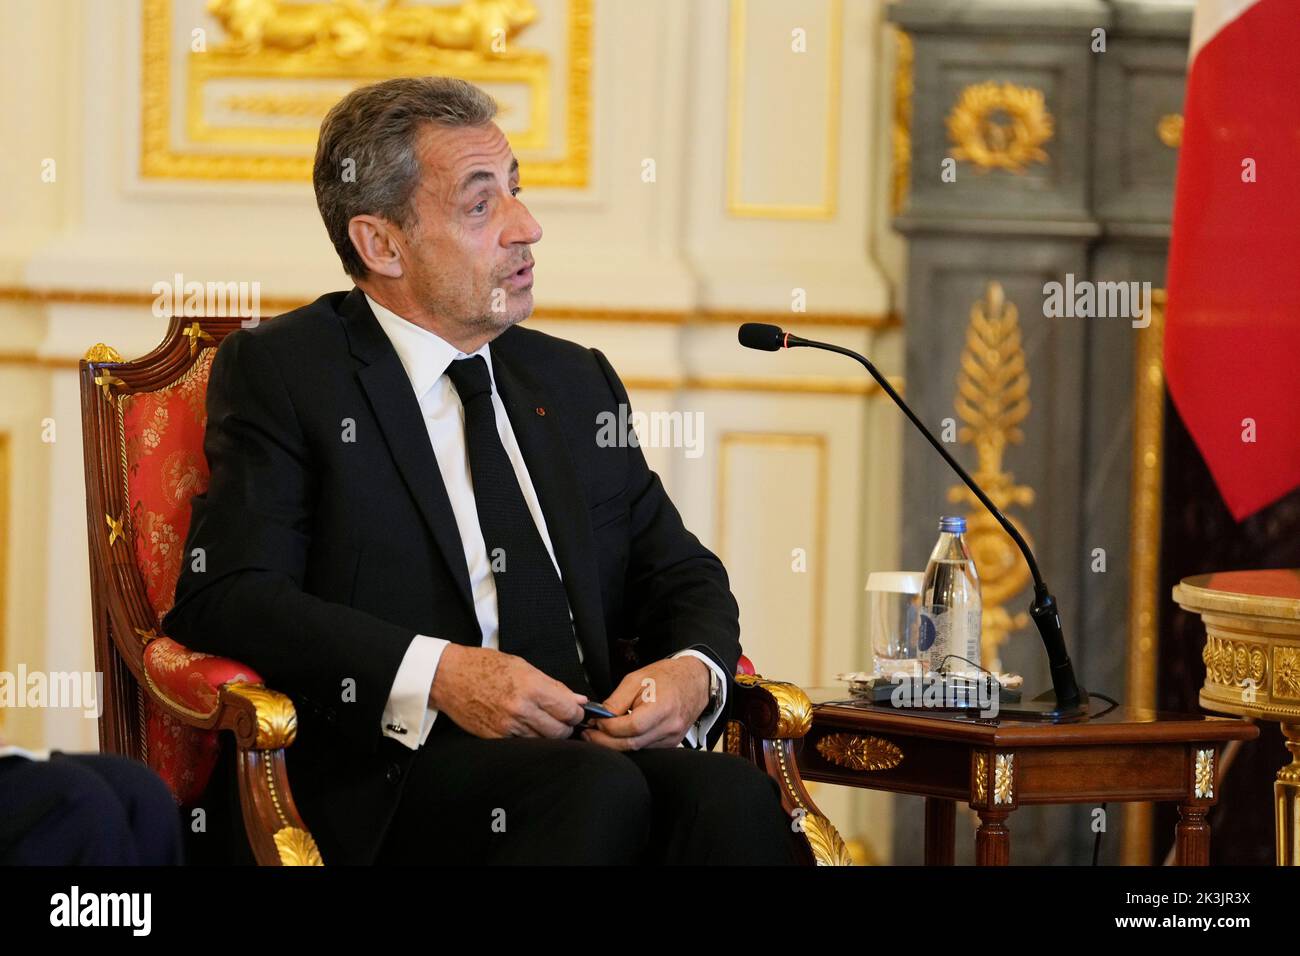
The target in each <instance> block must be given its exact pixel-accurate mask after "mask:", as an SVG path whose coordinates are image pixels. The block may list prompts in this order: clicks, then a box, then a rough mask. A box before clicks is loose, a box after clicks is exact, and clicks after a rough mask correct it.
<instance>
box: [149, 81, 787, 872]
mask: <svg viewBox="0 0 1300 956" xmlns="http://www.w3.org/2000/svg"><path fill="white" fill-rule="evenodd" d="M495 111H496V106H495V104H494V103H493V101H492V100H491V98H490V97H488V96H487V95H486V94H484V93H483V92H482V91H480V90H478V89H476V88H475V87H473V86H471V85H470V84H468V83H465V82H463V81H459V80H452V79H447V78H437V77H435V78H422V79H398V80H390V81H386V82H383V83H379V84H375V85H373V86H369V87H364V88H362V89H359V90H356V91H354V92H353V93H351V94H349V95H348V96H347V97H345V98H344V99H343V100H342V101H341V102H340V103H339V104H338V105H337V106H336V107H335V108H334V109H333V110H332V111H331V112H330V114H329V115H328V116H327V117H326V118H325V121H324V123H323V124H322V127H321V135H320V141H319V145H318V148H317V155H316V163H315V171H314V183H315V188H316V197H317V203H318V205H319V207H320V211H321V215H322V218H323V219H324V221H325V225H326V229H327V231H328V232H329V235H330V239H331V241H332V242H333V243H334V246H335V249H336V250H337V251H338V254H339V256H340V258H341V260H342V262H343V266H344V268H345V270H346V271H347V272H348V274H349V275H350V276H351V277H352V278H353V280H354V281H355V283H356V285H357V288H355V289H353V290H352V291H351V292H350V293H334V294H331V295H326V296H323V297H321V298H320V299H318V300H317V301H316V302H314V303H312V304H311V305H309V306H306V307H304V308H302V309H298V310H296V311H294V312H291V313H288V314H287V315H284V316H281V317H278V318H276V319H274V320H273V321H270V322H267V323H262V324H260V325H258V326H257V327H255V328H252V329H247V330H242V329H241V330H239V331H236V332H235V333H233V334H231V335H230V336H229V337H228V338H227V339H226V340H225V341H224V342H223V343H222V345H221V347H220V348H219V349H218V351H217V355H216V357H215V359H214V362H213V365H212V370H211V377H210V380H209V385H208V392H207V407H208V426H207V434H206V437H205V445H204V448H205V452H206V454H207V457H208V462H209V465H210V468H211V475H212V477H211V485H210V487H209V489H208V490H207V492H205V493H204V494H200V495H197V496H195V498H194V499H193V502H192V509H193V513H192V522H191V526H190V533H189V538H188V540H187V542H186V560H185V564H184V572H183V574H182V577H181V579H180V582H179V584H178V585H177V589H176V604H175V607H174V608H173V609H172V611H171V612H170V613H169V614H168V615H167V617H166V618H165V620H164V621H163V626H164V628H165V630H166V632H167V633H168V634H169V635H170V636H172V637H174V638H176V639H177V640H179V641H181V642H182V643H184V644H186V645H187V646H189V647H191V648H193V649H195V650H199V651H208V652H213V653H218V654H224V655H228V656H231V657H235V658H238V659H240V660H244V661H246V662H247V663H248V664H250V665H252V666H253V667H255V668H257V669H258V670H259V671H260V672H261V673H262V674H263V676H264V677H265V678H266V680H267V681H268V682H269V683H270V684H271V685H273V686H275V687H277V688H280V689H283V690H285V691H286V692H287V693H289V694H290V695H291V696H292V698H293V699H294V701H295V703H296V704H297V706H298V708H299V717H300V719H299V731H298V737H297V740H296V742H295V744H294V745H293V747H292V748H290V750H289V755H288V761H289V772H290V778H291V780H292V783H293V788H294V795H295V797H296V799H297V802H298V805H299V808H300V810H301V811H302V814H303V817H304V819H305V820H306V821H307V823H308V825H309V826H310V827H311V829H312V831H313V833H314V834H315V836H316V838H317V841H318V843H319V845H320V848H321V851H322V855H323V857H324V859H325V862H326V863H339V862H342V863H371V862H392V863H403V862H412V863H418V862H572V863H633V862H679V863H706V862H707V863H712V862H718V863H731V862H735V863H788V862H793V860H794V858H795V849H794V848H795V840H796V839H799V837H798V835H797V833H796V830H797V827H795V826H792V823H791V819H790V818H789V817H788V816H787V815H786V814H785V813H784V811H783V810H782V808H781V806H780V802H779V793H778V790H777V788H776V785H775V783H774V782H773V781H772V780H771V778H769V777H768V776H767V775H765V774H763V773H762V772H761V771H759V770H758V769H757V768H755V767H754V766H753V765H751V764H749V763H748V762H746V761H744V760H742V759H740V758H738V757H733V756H730V755H727V754H720V753H710V752H708V750H707V749H704V748H706V747H711V746H712V744H713V743H714V742H715V741H716V739H717V737H718V735H719V734H720V733H721V731H722V728H723V724H724V722H725V716H724V711H725V707H726V700H727V696H728V695H727V685H728V682H729V680H730V675H731V674H732V673H733V671H734V669H735V666H736V662H737V659H738V657H739V655H740V645H739V621H738V608H737V605H736V601H735V599H734V598H733V597H732V594H731V592H730V589H729V587H728V581H727V574H726V571H725V570H724V568H723V567H722V565H721V563H720V562H719V561H718V559H717V558H716V557H715V556H714V555H713V554H712V553H711V552H710V551H708V549H706V548H704V547H703V546H702V545H701V544H700V543H699V541H698V540H697V539H696V538H695V536H694V535H692V534H691V533H690V532H689V531H687V530H686V528H685V527H683V525H682V521H681V518H680V516H679V514H678V512H677V509H676V508H675V507H674V506H673V504H672V502H671V501H670V500H669V498H668V496H667V494H666V493H665V491H664V489H663V486H662V485H661V483H660V481H659V478H658V476H657V475H655V474H654V472H652V471H651V470H650V469H649V468H648V467H647V464H646V461H645V457H644V455H643V454H642V452H641V450H640V448H639V447H638V446H637V444H636V443H635V436H634V434H623V435H619V434H617V430H616V429H613V430H611V429H610V428H609V427H608V426H609V423H610V422H611V421H613V422H626V421H627V420H629V417H630V408H629V404H628V397H627V392H626V390H625V389H624V387H623V385H622V383H621V382H620V381H619V378H618V375H617V374H615V372H614V370H613V368H611V367H610V364H609V362H608V361H607V360H606V358H605V356H604V355H602V354H601V353H600V352H599V351H597V350H595V349H588V348H584V347H582V346H580V345H577V344H574V343H572V342H567V341H564V340H562V339H557V338H554V337H551V336H548V335H544V334H542V333H540V332H536V331H532V330H530V329H526V328H523V327H521V326H520V325H519V323H520V322H522V321H523V320H524V319H526V318H527V317H528V316H529V315H530V314H531V312H532V307H533V298H532V285H533V279H532V270H533V258H532V253H531V247H532V245H533V244H534V243H536V242H537V241H538V240H539V239H540V238H541V227H540V226H538V224H537V222H536V220H534V219H533V218H532V216H531V215H529V213H528V210H527V209H526V208H525V207H524V205H523V203H522V202H521V201H520V200H519V198H518V192H519V185H518V179H519V171H518V163H517V161H516V160H515V157H514V156H513V154H512V152H511V149H510V145H509V143H508V142H507V140H506V138H505V136H504V135H503V134H502V133H501V130H500V129H499V128H498V127H497V126H496V125H495V123H493V122H492V120H493V117H494V115H495ZM489 343H490V348H489ZM620 410H621V411H622V412H623V414H622V415H621V416H620V414H619V413H620ZM589 700H590V701H594V702H603V704H604V705H605V706H606V707H608V708H609V709H610V710H611V711H613V713H614V714H615V715H616V716H614V717H612V718H605V719H599V720H594V721H593V722H592V723H591V724H590V726H588V727H583V726H581V724H582V723H583V722H584V712H583V707H582V704H583V703H584V702H587V701H589Z"/></svg>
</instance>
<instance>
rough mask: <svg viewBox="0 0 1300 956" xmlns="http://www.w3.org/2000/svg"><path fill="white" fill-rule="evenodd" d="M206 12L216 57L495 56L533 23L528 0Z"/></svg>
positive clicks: (280, 5) (238, 2)
mask: <svg viewBox="0 0 1300 956" xmlns="http://www.w3.org/2000/svg"><path fill="white" fill-rule="evenodd" d="M207 7H208V13H209V14H211V15H212V17H213V18H214V19H216V21H217V22H218V23H220V24H221V26H222V27H223V28H224V30H225V32H226V39H225V40H224V41H223V42H222V44H221V45H220V46H218V47H217V52H228V53H238V54H252V53H259V52H262V51H264V50H274V51H278V52H282V53H294V54H298V55H301V56H315V57H323V58H328V59H336V58H352V57H360V56H366V57H386V58H399V59H400V58H402V57H407V56H411V55H412V54H414V53H416V52H419V51H422V50H430V49H432V50H468V51H472V52H474V53H476V54H478V55H479V56H481V57H496V56H501V55H503V54H504V53H505V52H506V51H507V50H509V48H510V40H512V39H513V38H514V37H515V36H517V35H518V34H519V32H520V31H522V30H523V29H525V28H526V27H528V26H531V25H532V24H533V23H535V22H536V20H537V8H536V7H535V6H533V4H532V0H464V2H463V3H458V4H454V5H451V6H445V5H444V6H430V5H425V4H415V5H411V6H405V5H403V4H402V3H401V0H385V2H382V3H376V2H373V0H371V2H366V0H342V2H334V3H308V4H297V3H285V2H283V0H208V4H207Z"/></svg>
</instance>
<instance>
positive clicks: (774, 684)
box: [736, 674, 813, 740]
mask: <svg viewBox="0 0 1300 956" xmlns="http://www.w3.org/2000/svg"><path fill="white" fill-rule="evenodd" d="M736 683H737V684H743V685H744V686H746V687H761V688H763V690H765V691H767V692H768V693H769V694H771V695H772V697H773V698H775V699H776V706H777V713H778V718H777V725H776V734H775V736H773V737H771V738H769V739H771V740H788V739H791V738H795V737H803V736H804V735H805V734H807V733H808V730H809V728H811V727H812V710H813V705H812V701H811V700H810V699H809V697H808V695H807V694H806V693H804V690H803V688H802V687H799V686H798V685H797V684H790V683H787V682H785V681H775V680H765V679H764V678H762V677H760V676H759V675H758V674H737V675H736Z"/></svg>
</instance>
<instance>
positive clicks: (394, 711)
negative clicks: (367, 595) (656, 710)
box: [366, 295, 727, 750]
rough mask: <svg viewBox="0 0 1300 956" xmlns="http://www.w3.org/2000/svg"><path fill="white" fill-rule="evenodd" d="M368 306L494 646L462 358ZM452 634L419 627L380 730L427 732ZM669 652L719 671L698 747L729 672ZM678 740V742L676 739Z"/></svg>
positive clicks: (692, 737)
mask: <svg viewBox="0 0 1300 956" xmlns="http://www.w3.org/2000/svg"><path fill="white" fill-rule="evenodd" d="M366 301H367V302H368V303H370V310H371V311H372V312H373V313H374V315H375V318H376V319H378V320H379V325H380V327H382V328H383V330H384V333H385V334H386V335H387V336H388V339H389V341H390V342H392V343H393V348H394V349H395V350H396V352H397V357H398V358H399V359H401V362H402V367H403V368H404V369H406V375H407V377H408V378H409V379H410V380H411V388H412V389H414V390H415V398H416V400H417V401H418V402H419V403H420V412H421V414H423V416H424V424H425V426H426V427H427V428H428V430H429V441H430V442H431V443H432V445H433V451H434V456H435V457H436V458H437V460H438V471H439V472H441V474H442V481H443V484H444V485H445V486H446V489H447V497H448V498H449V499H450V500H451V510H452V512H453V513H454V514H455V516H456V527H457V529H458V530H459V531H460V540H461V544H462V545H463V546H464V548H465V565H466V567H467V568H468V569H469V583H470V592H471V594H472V595H473V597H474V614H475V617H477V618H478V625H479V631H480V632H481V633H482V635H483V646H484V647H487V648H492V649H494V650H495V649H496V648H497V647H498V646H499V641H498V634H497V631H498V626H497V624H498V622H497V590H496V582H495V580H494V579H493V577H492V567H491V563H490V562H489V561H488V552H487V545H486V544H485V542H484V540H483V530H482V528H481V527H480V526H479V521H478V509H477V507H476V505H475V503H474V486H473V483H472V481H471V478H470V468H469V457H468V453H467V451H466V448H465V410H464V408H463V406H462V405H461V402H460V396H459V395H457V394H456V388H455V386H454V385H452V382H451V378H450V377H449V376H448V375H447V374H446V369H447V366H448V365H450V364H451V363H452V362H453V361H455V360H456V359H461V358H468V357H469V356H468V355H466V354H465V353H464V352H461V351H459V350H458V349H457V348H456V346H454V345H452V344H451V343H450V342H448V341H446V340H445V339H443V338H441V337H439V336H437V335H435V334H434V333H433V332H430V331H429V330H427V329H423V328H421V327H420V326H418V325H416V324H415V323H413V322H408V321H407V320H406V319H403V318H401V317H400V316H398V315H396V314H395V313H393V312H391V311H390V310H388V309H386V308H384V307H383V306H382V305H380V304H379V303H378V302H376V301H375V300H374V299H372V298H370V296H368V295H367V296H366ZM473 354H475V355H481V356H483V359H484V361H486V362H487V367H488V376H489V378H490V379H491V381H492V408H493V410H494V411H495V412H496V422H497V433H498V434H499V435H500V436H501V444H502V446H504V448H505V451H506V455H507V456H508V457H509V459H510V464H511V465H512V466H513V467H514V470H515V477H516V478H517V479H518V481H519V489H520V491H522V492H523V496H524V502H525V503H526V504H527V505H528V511H529V513H530V514H532V516H533V521H534V522H535V523H536V525H537V530H538V532H539V533H540V534H541V538H542V543H543V544H544V545H545V546H546V551H547V553H548V554H549V555H550V556H551V563H552V564H554V565H555V573H556V574H557V575H558V576H559V577H560V579H561V581H563V574H562V573H561V571H560V565H559V562H557V561H556V560H555V549H554V548H553V547H552V545H551V537H550V534H549V533H548V532H547V529H546V518H545V516H544V515H543V514H542V508H541V505H540V504H539V502H538V500H537V492H536V491H535V490H534V489H533V482H532V479H531V478H529V476H528V467H527V465H526V464H525V463H524V456H523V455H522V454H521V453H520V451H519V445H518V443H517V442H516V441H515V433H514V430H513V429H512V428H511V426H510V418H509V416H507V415H506V409H505V405H503V404H502V402H501V396H500V395H499V394H498V393H497V390H496V377H495V374H494V373H493V371H492V353H491V351H490V350H489V348H488V344H486V343H485V344H484V345H483V347H482V348H480V349H479V350H478V351H476V352H474V353H473ZM569 620H570V621H572V620H573V610H572V608H570V609H569ZM449 643H450V642H449V641H447V640H446V639H445V638H440V637H434V636H431V635H426V634H417V635H416V637H415V639H414V640H412V641H411V645H410V647H408V648H407V650H406V655H405V656H404V657H403V658H402V663H401V665H400V666H399V667H398V669H397V675H396V676H395V677H394V678H393V686H392V688H391V690H390V691H389V695H388V703H387V704H386V705H385V707H384V714H383V718H382V721H383V732H384V734H385V735H386V736H389V737H392V738H393V739H395V740H397V741H399V742H401V743H402V744H404V745H406V746H407V747H409V748H411V749H412V750H415V749H416V748H418V747H419V746H421V745H422V744H423V743H424V742H425V740H427V739H428V736H429V732H430V731H431V730H432V729H433V722H434V720H435V719H437V716H438V711H437V709H436V708H434V707H431V706H430V705H429V691H430V689H431V688H432V687H433V678H434V675H435V674H436V673H437V670H438V662H439V660H440V659H441V658H442V652H443V650H445V649H446V647H447V645H448V644H449ZM577 648H578V660H579V661H581V660H582V643H581V642H580V641H579V642H577ZM672 656H673V657H682V656H691V657H697V658H699V659H700V660H702V661H703V662H704V663H705V664H706V665H707V666H708V667H709V669H710V670H711V671H713V672H714V673H715V674H717V675H718V678H719V680H720V681H721V684H722V699H721V700H720V701H719V703H718V706H717V707H716V708H714V709H713V710H712V711H709V712H708V713H706V714H704V715H702V716H701V717H700V719H699V720H698V721H697V722H696V724H695V725H694V726H692V727H691V728H689V729H688V730H687V732H686V743H687V744H689V745H690V746H691V747H693V748H696V749H700V748H702V746H703V742H704V741H705V740H706V738H707V736H708V733H709V730H710V728H712V726H713V724H714V723H715V722H716V721H717V719H718V715H719V714H720V713H721V711H722V708H723V706H724V705H725V703H726V688H727V677H726V674H724V673H723V672H722V669H721V668H719V667H718V665H717V664H715V663H714V662H713V661H712V660H710V659H709V658H708V656H707V655H705V654H701V653H700V652H699V651H694V650H684V651H678V652H677V653H676V654H674V655H672ZM415 726H418V727H419V728H420V730H419V739H418V741H417V740H416V739H415V738H414V736H413V735H412V734H411V733H410V732H409V728H411V727H415ZM678 746H682V745H681V744H679V745H678Z"/></svg>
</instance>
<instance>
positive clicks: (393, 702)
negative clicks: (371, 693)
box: [381, 634, 451, 750]
mask: <svg viewBox="0 0 1300 956" xmlns="http://www.w3.org/2000/svg"><path fill="white" fill-rule="evenodd" d="M449 643H451V642H450V641H447V640H444V639H443V638H441V637H429V636H427V635H425V634H417V635H415V637H414V638H413V639H412V640H411V643H410V645H409V646H408V647H407V648H406V654H405V656H403V657H402V663H401V665H400V666H399V667H398V668H397V674H396V676H395V677H394V678H393V686H392V689H391V690H389V692H388V703H386V704H385V705H384V714H383V717H382V718H381V720H382V729H383V732H384V736H385V737H392V738H393V739H394V740H396V741H397V742H398V743H400V744H401V745H402V746H404V747H409V748H410V749H411V750H415V749H417V748H418V747H420V746H422V745H423V744H424V742H425V741H426V740H427V739H428V738H429V732H430V731H431V730H433V722H434V721H435V720H437V719H438V710H437V708H435V707H430V706H429V692H430V691H431V690H432V689H433V678H434V675H435V674H436V673H437V672H438V661H440V660H441V659H442V652H443V651H444V650H446V649H447V645H448V644H449ZM415 728H418V729H415ZM417 736H418V738H419V739H418V740H417V739H416V738H417Z"/></svg>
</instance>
